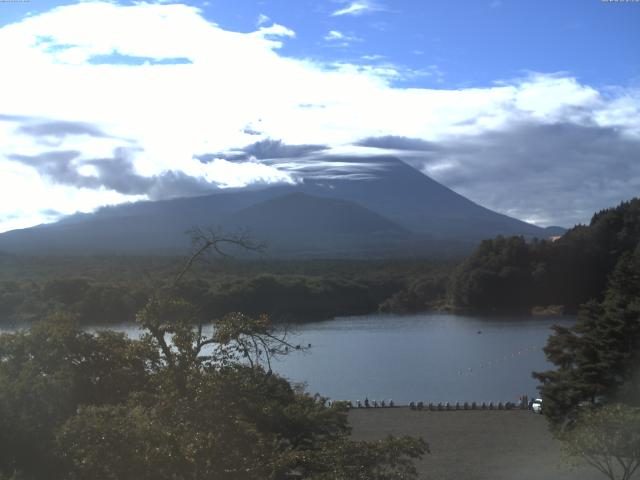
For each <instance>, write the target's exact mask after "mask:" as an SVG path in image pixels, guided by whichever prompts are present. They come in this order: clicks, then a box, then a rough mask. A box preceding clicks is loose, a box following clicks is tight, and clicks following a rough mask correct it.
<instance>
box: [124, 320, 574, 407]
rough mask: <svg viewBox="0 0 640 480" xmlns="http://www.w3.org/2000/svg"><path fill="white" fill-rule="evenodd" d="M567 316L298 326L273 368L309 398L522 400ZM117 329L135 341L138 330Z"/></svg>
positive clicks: (330, 322)
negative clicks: (554, 329)
mask: <svg viewBox="0 0 640 480" xmlns="http://www.w3.org/2000/svg"><path fill="white" fill-rule="evenodd" d="M571 323H573V319H567V318H566V317H542V318H538V317H467V316H459V315H449V314H420V315H365V316H358V317H339V318H335V319H333V320H327V321H322V322H314V323H307V324H304V325H297V326H295V327H293V330H291V331H290V332H289V339H290V341H291V342H292V343H296V344H297V343H299V344H302V345H307V344H309V343H310V344H311V348H310V349H309V350H308V351H306V352H298V351H294V352H292V353H290V354H289V355H287V356H285V357H281V358H280V359H278V360H276V361H275V362H274V364H273V368H274V370H275V371H277V372H278V373H280V374H281V375H283V376H285V377H287V378H288V379H290V380H291V381H293V382H305V383H306V384H307V390H308V391H309V392H310V393H312V394H313V393H316V392H318V393H320V394H322V395H323V396H326V397H330V398H332V399H335V400H352V401H355V400H357V399H360V400H363V399H364V398H365V397H368V398H369V399H370V400H373V399H376V400H382V399H385V400H389V399H393V400H394V401H395V402H396V403H399V404H400V403H402V404H406V403H408V402H410V401H420V400H422V401H425V402H451V403H455V402H461V403H462V402H465V401H468V402H472V401H475V402H498V401H502V402H505V401H513V402H515V401H517V399H518V397H519V396H520V395H523V394H526V395H529V396H532V395H536V393H537V390H536V386H537V381H536V380H534V379H533V378H532V377H531V372H532V371H541V370H546V369H548V368H550V367H551V365H550V364H548V363H547V362H546V360H545V356H544V352H543V351H542V347H543V346H544V345H545V344H546V341H547V338H548V336H549V334H550V333H551V330H550V327H551V325H555V324H559V325H565V326H566V325H570V324H571ZM114 329H116V330H120V331H125V332H127V333H128V334H129V335H130V336H132V337H135V336H137V335H138V331H137V330H136V327H135V326H134V325H120V326H117V327H114Z"/></svg>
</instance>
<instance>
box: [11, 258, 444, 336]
mask: <svg viewBox="0 0 640 480" xmlns="http://www.w3.org/2000/svg"><path fill="white" fill-rule="evenodd" d="M184 261H185V259H184V258H183V257H179V258H178V257H114V256H106V257H97V256H96V257H93V256H86V257H64V256H63V257H55V256H51V257H31V256H27V257H22V256H8V255H5V256H0V266H1V268H0V324H2V323H4V324H5V325H11V324H21V323H24V322H29V321H30V320H32V319H37V318H40V317H42V316H43V315H45V314H46V313H47V312H50V311H53V310H56V309H61V310H65V311H68V312H71V313H73V314H74V315H75V316H76V317H77V318H78V320H79V322H80V323H81V324H84V325H96V324H115V323H123V322H132V321H134V319H135V314H136V312H138V310H140V308H141V307H142V306H143V305H144V303H145V301H146V299H147V298H148V296H149V294H150V292H151V291H153V289H155V288H158V287H160V286H162V285H168V284H170V283H171V282H172V280H173V278H174V276H175V274H176V271H178V270H179V269H180V268H181V267H182V265H183V263H184ZM453 266H454V263H452V262H451V261H446V262H441V261H434V260H424V259H420V260H399V261H388V260H384V261H383V260H380V261H364V260H363V261H358V260H306V261H303V260H301V261H285V260H260V259H254V260H241V259H226V260H220V259H214V258H212V259H211V260H210V261H205V262H201V263H199V264H197V265H196V266H195V268H194V272H193V274H191V275H190V276H189V277H188V278H186V279H185V280H184V281H183V282H181V285H180V289H181V292H180V293H181V295H183V296H184V297H185V298H189V299H190V300H191V301H193V302H197V303H198V304H199V305H201V306H202V308H203V309H204V310H205V311H206V312H207V314H208V315H209V316H210V317H211V318H214V317H217V316H221V315H224V314H226V313H229V312H233V311H242V312H245V313H247V314H251V315H258V314H263V313H265V314H268V315H269V316H270V317H271V318H272V319H273V321H274V322H290V323H295V322H302V321H310V320H319V319H325V318H331V317H334V316H338V315H359V314H366V313H372V312H376V311H378V310H383V311H398V310H399V311H406V310H409V309H410V308H413V309H414V310H416V311H422V310H425V309H426V308H427V305H426V302H427V300H425V304H424V305H422V304H417V305H414V304H415V303H416V300H413V301H414V304H409V303H407V305H404V304H402V305H399V302H398V300H397V298H398V295H399V296H401V298H403V299H404V298H405V297H406V295H405V294H404V293H403V292H404V290H407V291H413V290H415V287H414V285H415V284H418V285H422V286H423V287H421V288H422V290H420V295H422V297H425V298H427V297H428V300H429V301H430V300H431V299H432V298H435V297H438V298H441V297H442V296H443V294H444V291H445V288H446V282H447V280H448V275H449V272H450V271H451V269H452V268H453ZM140 272H143V273H140ZM427 289H431V290H432V291H428V292H426V291H425V290H427ZM422 297H420V299H419V300H418V301H420V300H422Z"/></svg>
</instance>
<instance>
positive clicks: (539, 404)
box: [531, 398, 542, 415]
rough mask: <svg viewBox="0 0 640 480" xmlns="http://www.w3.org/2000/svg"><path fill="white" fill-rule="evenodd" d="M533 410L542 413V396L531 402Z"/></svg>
mask: <svg viewBox="0 0 640 480" xmlns="http://www.w3.org/2000/svg"><path fill="white" fill-rule="evenodd" d="M531 411H533V413H539V414H540V415H542V399H541V398H536V399H535V400H534V401H533V403H532V404H531Z"/></svg>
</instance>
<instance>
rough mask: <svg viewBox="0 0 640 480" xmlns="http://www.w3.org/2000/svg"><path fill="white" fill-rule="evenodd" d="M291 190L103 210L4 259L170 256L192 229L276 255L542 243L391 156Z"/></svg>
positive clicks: (335, 170)
mask: <svg viewBox="0 0 640 480" xmlns="http://www.w3.org/2000/svg"><path fill="white" fill-rule="evenodd" d="M298 171H301V172H302V173H301V175H303V176H304V180H303V181H301V182H300V183H297V184H294V185H276V186H267V187H264V188H261V189H256V188H250V189H233V190H220V191H218V192H216V193H213V194H210V195H206V196H199V197H189V198H178V199H172V200H162V201H156V202H151V201H145V202H138V203H132V204H123V205H117V206H111V207H104V208H101V209H99V210H98V211H96V212H95V213H93V214H79V215H72V216H70V217H66V218H64V219H62V220H61V221H59V222H57V223H53V224H48V225H40V226H37V227H33V228H27V229H23V230H14V231H11V232H6V233H4V234H2V235H0V250H3V251H5V252H10V253H18V252H20V253H47V252H51V253H84V254H86V253H138V254H139V253H162V252H164V253H174V252H179V251H183V250H184V248H185V247H186V246H187V245H188V241H189V239H188V237H187V236H186V235H185V234H184V232H185V231H186V230H188V229H190V228H191V227H193V226H220V227H222V228H224V229H226V230H231V231H233V230H236V229H242V230H243V231H248V232H249V233H250V234H251V235H252V236H253V237H254V238H255V239H256V240H265V241H266V242H267V243H268V245H269V250H268V252H269V253H270V254H272V255H275V256H305V257H306V256H320V257H336V256H338V257H341V256H349V257H363V256H365V257H371V256H406V255H435V254H437V255H441V254H446V253H448V254H458V253H466V252H467V251H470V250H471V249H472V248H473V247H474V246H475V245H476V244H477V243H478V242H479V241H480V240H482V239H484V238H488V237H494V236H496V235H523V236H525V237H528V238H531V237H540V238H546V237H547V236H549V234H548V232H547V231H546V230H545V229H543V228H540V227H537V226H535V225H531V224H528V223H525V222H522V221H520V220H517V219H514V218H511V217H508V216H506V215H502V214H499V213H496V212H494V211H491V210H489V209H487V208H484V207H482V206H480V205H478V204H476V203H474V202H472V201H470V200H468V199H466V198H465V197H463V196H461V195H459V194H457V193H455V192H454V191H452V190H450V189H449V188H447V187H445V186H443V185H441V184H439V183H438V182H436V181H434V180H432V179H431V178H429V177H427V176H426V175H424V174H423V173H422V172H420V171H418V170H416V169H414V168H412V167H410V166H409V165H407V164H405V163H404V162H402V161H400V160H398V159H396V158H394V157H386V156H385V157H369V158H362V157H355V158H354V157H323V158H319V159H317V160H316V161H310V162H308V163H306V164H305V165H303V166H302V168H300V169H299V170H298Z"/></svg>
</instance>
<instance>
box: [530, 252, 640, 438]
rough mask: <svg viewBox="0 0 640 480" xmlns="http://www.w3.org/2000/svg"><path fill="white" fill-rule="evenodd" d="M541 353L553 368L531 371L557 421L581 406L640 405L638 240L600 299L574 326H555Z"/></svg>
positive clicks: (585, 309) (588, 306) (549, 413)
mask: <svg viewBox="0 0 640 480" xmlns="http://www.w3.org/2000/svg"><path fill="white" fill-rule="evenodd" d="M545 353H546V354H547V357H548V358H549V360H550V361H551V362H552V363H553V364H554V365H556V367H557V370H554V371H548V372H541V373H535V374H534V376H535V377H536V378H538V379H539V380H540V381H541V382H542V387H541V389H540V390H541V393H542V395H543V397H544V401H545V413H546V414H547V416H548V417H549V419H550V420H551V422H552V423H553V424H555V425H556V426H563V425H565V424H566V423H567V422H569V423H570V422H571V421H572V419H573V418H574V416H575V414H576V412H577V411H578V410H579V406H580V405H585V404H593V403H597V402H601V401H604V402H611V401H620V402H623V403H627V404H631V405H638V406H640V382H639V379H640V377H639V373H640V244H639V245H638V247H636V249H635V251H634V253H626V254H623V255H622V256H621V257H620V259H619V261H618V264H617V266H616V268H615V269H614V271H613V272H612V274H611V276H610V279H609V287H608V289H607V290H606V294H605V296H604V299H603V300H602V301H601V302H595V301H592V302H589V303H587V304H586V305H585V306H584V307H583V308H582V310H581V312H580V315H579V317H578V321H577V322H576V324H575V325H574V326H573V327H571V328H565V327H556V328H555V334H554V335H552V336H551V337H550V338H549V342H548V344H547V346H546V347H545Z"/></svg>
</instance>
